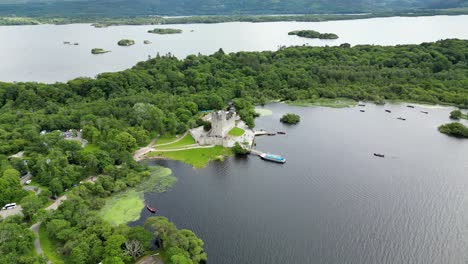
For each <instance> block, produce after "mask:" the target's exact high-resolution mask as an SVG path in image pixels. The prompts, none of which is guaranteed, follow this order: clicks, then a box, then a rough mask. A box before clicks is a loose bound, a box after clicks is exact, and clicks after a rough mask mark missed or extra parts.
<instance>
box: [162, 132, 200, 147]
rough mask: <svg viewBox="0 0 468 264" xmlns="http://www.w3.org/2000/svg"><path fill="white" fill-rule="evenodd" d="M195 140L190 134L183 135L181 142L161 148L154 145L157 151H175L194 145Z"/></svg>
mask: <svg viewBox="0 0 468 264" xmlns="http://www.w3.org/2000/svg"><path fill="white" fill-rule="evenodd" d="M195 143H196V142H195V139H193V137H192V136H191V135H190V134H187V135H185V136H184V137H183V138H182V139H181V140H179V141H177V142H174V143H171V144H168V145H163V146H158V145H156V148H157V149H177V148H182V147H185V146H189V145H193V144H195Z"/></svg>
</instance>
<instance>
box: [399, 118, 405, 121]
mask: <svg viewBox="0 0 468 264" xmlns="http://www.w3.org/2000/svg"><path fill="white" fill-rule="evenodd" d="M397 119H398V120H402V121H405V120H406V118H403V117H399V118H397Z"/></svg>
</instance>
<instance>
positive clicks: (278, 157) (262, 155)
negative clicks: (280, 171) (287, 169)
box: [260, 153, 286, 163]
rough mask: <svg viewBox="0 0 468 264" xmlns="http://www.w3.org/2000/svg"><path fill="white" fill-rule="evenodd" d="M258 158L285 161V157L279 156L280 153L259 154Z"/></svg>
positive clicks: (278, 161)
mask: <svg viewBox="0 0 468 264" xmlns="http://www.w3.org/2000/svg"><path fill="white" fill-rule="evenodd" d="M260 158H262V159H263V160H268V161H273V162H277V163H285V162H286V159H285V158H283V157H281V156H280V155H273V154H268V153H263V154H260Z"/></svg>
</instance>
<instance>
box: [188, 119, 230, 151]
mask: <svg viewBox="0 0 468 264" xmlns="http://www.w3.org/2000/svg"><path fill="white" fill-rule="evenodd" d="M204 119H205V120H206V121H210V122H211V130H210V131H208V132H207V131H204V130H203V127H198V128H194V129H192V130H190V134H191V135H192V137H193V138H194V139H195V140H196V142H197V143H198V144H200V145H220V146H225V147H231V146H232V145H233V144H234V143H233V142H232V141H230V140H229V135H228V134H229V131H230V130H231V129H233V128H234V127H235V126H236V121H237V120H239V117H238V116H237V114H236V112H234V111H222V110H221V111H215V112H212V113H210V114H209V115H207V116H206V117H205V118H204Z"/></svg>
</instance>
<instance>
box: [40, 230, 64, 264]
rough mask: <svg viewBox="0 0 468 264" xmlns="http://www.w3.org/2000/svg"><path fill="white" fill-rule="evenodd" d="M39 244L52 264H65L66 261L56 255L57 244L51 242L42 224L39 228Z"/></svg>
mask: <svg viewBox="0 0 468 264" xmlns="http://www.w3.org/2000/svg"><path fill="white" fill-rule="evenodd" d="M39 242H40V243H41V248H42V251H43V252H44V255H45V256H46V257H47V258H48V259H49V260H50V261H51V262H52V263H54V264H65V263H66V259H65V258H64V256H61V255H60V254H59V253H57V242H56V241H54V240H52V239H51V238H50V237H49V234H48V233H47V230H46V228H45V226H44V224H41V226H40V228H39Z"/></svg>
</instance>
